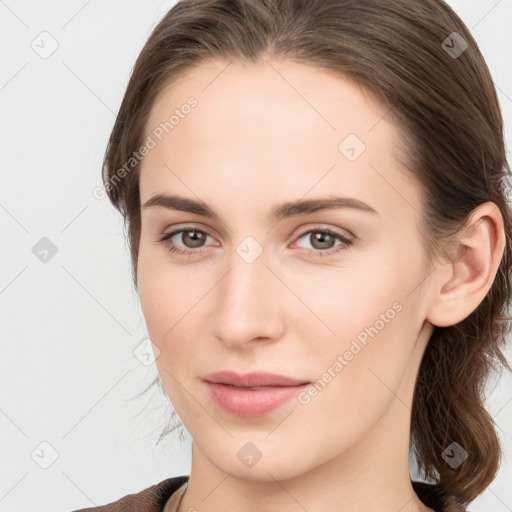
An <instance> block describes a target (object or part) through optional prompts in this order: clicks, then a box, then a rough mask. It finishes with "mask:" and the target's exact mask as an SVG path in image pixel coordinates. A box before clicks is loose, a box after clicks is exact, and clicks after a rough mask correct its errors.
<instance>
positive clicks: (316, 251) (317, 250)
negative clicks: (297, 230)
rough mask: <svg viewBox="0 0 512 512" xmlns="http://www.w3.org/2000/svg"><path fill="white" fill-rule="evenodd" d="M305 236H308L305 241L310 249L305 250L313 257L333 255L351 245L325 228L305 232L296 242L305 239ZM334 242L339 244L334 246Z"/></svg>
mask: <svg viewBox="0 0 512 512" xmlns="http://www.w3.org/2000/svg"><path fill="white" fill-rule="evenodd" d="M306 235H308V238H307V241H308V243H309V244H310V245H311V249H309V248H305V249H306V250H307V251H308V252H309V253H311V254H313V255H315V256H324V255H326V256H327V255H331V254H335V253H337V252H338V251H341V250H345V249H347V247H348V246H349V245H351V244H352V241H351V240H349V239H348V238H347V237H345V236H344V235H342V234H341V233H337V232H335V231H332V230H330V229H325V228H322V229H315V230H310V231H306V232H305V233H303V234H302V235H301V236H300V237H299V238H298V240H300V239H302V238H305V237H306ZM336 240H339V241H340V243H339V244H336Z"/></svg>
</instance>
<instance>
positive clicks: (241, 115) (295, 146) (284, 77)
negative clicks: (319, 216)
mask: <svg viewBox="0 0 512 512" xmlns="http://www.w3.org/2000/svg"><path fill="white" fill-rule="evenodd" d="M190 98H193V99H194V101H195V106H194V107H193V108H190V107H189V106H188V104H190ZM387 112H388V108H387V107H386V106H384V105H383V104H381V103H379V102H378V101H376V100H375V98H374V97H373V96H372V95H371V94H369V93H368V92H367V91H366V90H364V89H363V88H361V87H360V86H359V85H358V84H356V83H355V82H354V81H351V80H349V79H347V78H345V77H342V76H341V75H339V74H336V73H335V72H333V71H331V70H327V69H323V68H318V67H313V66H310V65H307V64H301V63H297V62H291V61H276V60H268V61H260V62H257V63H241V62H237V61H232V62H226V61H216V60H212V61H207V62H203V63H201V64H200V65H199V66H197V67H194V68H192V69H189V70H187V71H186V72H185V73H182V74H181V75H180V76H179V77H178V78H177V80H175V81H174V82H173V83H171V84H170V85H168V86H167V87H165V88H164V89H163V90H162V91H161V92H160V94H159V95H158V96H157V98H156V100H155V102H154V104H153V107H152V110H151V112H150V116H149V118H148V121H147V123H146V134H150V135H151V134H152V133H154V132H155V130H156V131H157V133H158V134H159V137H160V138H161V140H157V139H158V137H155V136H154V135H153V138H155V140H156V146H155V147H154V149H152V150H151V152H150V153H149V154H148V155H147V156H146V157H145V158H144V160H143V163H142V172H141V184H140V185H141V197H142V199H143V200H144V198H147V196H148V195H150V194H152V193H155V192H156V191H157V190H158V191H161V190H162V189H165V190H168V189H170V188H173V187H175V186H176V187H179V188H180V189H181V190H183V191H186V188H185V189H184V188H183V183H181V184H180V183H177V181H179V180H177V176H186V179H187V183H188V185H189V188H190V187H191V188H192V189H193V190H201V192H203V194H204V193H208V191H207V190H205V187H204V183H205V181H204V180H205V178H206V179H207V180H212V178H213V177H216V178H217V180H216V181H217V182H218V183H223V184H224V187H225V188H224V191H226V190H231V191H232V192H233V193H235V192H240V191H243V190H247V189H250V188H251V187H252V188H253V190H255V189H256V188H257V187H259V186H262V187H266V188H267V190H268V189H270V187H272V186H274V187H275V186H276V184H278V186H279V184H281V185H283V186H286V188H287V196H297V197H302V196H303V195H304V194H305V193H307V189H308V188H311V187H313V186H315V185H314V184H315V183H316V182H318V181H319V180H321V181H322V183H321V188H319V189H318V192H324V193H325V192H331V191H333V188H336V189H337V190H336V191H337V192H340V193H342V192H344V193H347V194H349V193H352V194H354V193H355V192H356V191H357V190H356V189H358V190H359V191H360V190H361V189H362V188H363V189H366V193H367V199H369V200H371V199H373V198H372V197H371V196H372V195H376V194H380V193H382V188H383V185H384V182H383V178H382V175H384V174H386V173H387V174H389V172H392V173H394V174H396V176H393V177H390V176H388V178H390V179H392V180H394V181H395V183H394V185H395V186H394V187H392V188H395V189H396V190H395V191H394V192H392V190H388V191H387V192H389V193H392V194H397V193H398V194H401V195H403V194H406V195H409V196H411V197H410V198H409V201H410V202H411V201H412V202H413V203H414V202H415V201H416V202H418V199H419V198H414V197H413V196H414V195H415V191H414V184H413V183H412V182H411V181H410V180H409V177H408V176H407V175H406V174H404V173H398V171H397V167H398V164H397V161H396V159H395V158H394V156H395V155H394V153H395V151H396V148H397V145H398V143H399V142H400V133H399V132H398V130H397V129H396V128H395V127H394V126H393V125H392V124H390V123H389V122H388V121H387V120H386V113H387ZM173 114H174V117H173V120H172V123H169V120H170V118H171V116H173ZM166 123H167V124H166ZM171 125H172V126H171ZM166 126H167V129H166V130H165V129H163V128H165V127H166ZM162 127H163V128H162ZM359 155H360V156H359ZM170 169H172V170H173V175H171V173H170V172H169V170H170ZM332 169H335V171H334V172H329V170H332ZM379 171H380V172H379ZM399 174H400V175H399ZM354 178H356V179H354ZM388 181H389V180H388ZM376 182H378V183H377V188H375V185H376ZM398 182H400V183H398ZM201 183H203V186H202V187H201ZM384 186H385V185H384ZM388 186H389V185H388ZM407 187H409V190H407V191H406V190H405V188H407ZM411 187H412V188H411ZM351 188H352V190H350V189H351ZM400 189H403V190H402V192H400ZM188 192H189V193H190V190H189V191H188Z"/></svg>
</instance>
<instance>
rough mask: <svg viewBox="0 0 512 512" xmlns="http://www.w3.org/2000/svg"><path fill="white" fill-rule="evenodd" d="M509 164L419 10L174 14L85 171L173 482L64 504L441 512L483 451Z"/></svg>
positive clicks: (324, 7)
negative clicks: (97, 157) (111, 249)
mask: <svg viewBox="0 0 512 512" xmlns="http://www.w3.org/2000/svg"><path fill="white" fill-rule="evenodd" d="M508 172H509V168H508V165H507V162H506V157H505V148H504V141H503V132H502V117H501V113H500V109H499V106H498V101H497V98H496V92H495V89H494V86H493V83H492V80H491V77H490V74H489V70H488V68H487V66H486V64H485V62H484V60H483V58H482V55H481V53H480V51H479V49H478V47H477V45H476V43H475V41H474V39H473V38H472V36H471V34H470V33H469V32H468V29H467V28H466V27H465V25H464V24H463V23H462V21H461V20H460V19H459V18H458V16H457V15H456V14H455V13H454V12H453V11H452V10H451V9H450V8H449V7H448V6H447V5H446V4H445V3H444V2H442V1H439V0H428V1H425V0H394V1H393V2H382V1H379V0H362V1H361V0H358V1H352V0H185V1H182V2H179V3H178V4H177V5H176V6H174V7H173V8H172V9H171V10H170V11H169V12H168V13H167V15H166V16H165V17H164V19H163V20H162V21H161V22H160V23H159V25H158V26H157V27H156V28H155V30H154V31H153V33H152V34H151V36H150V38H149V40H148V41H147V43H146V45H145V47H144V48H143V50H142V52H141V54H140V56H139V58H138V60H137V62H136V65H135V68H134V70H133V73H132V76H131V79H130V82H129V84H128V88H127V91H126V94H125V97H124V100H123V102H122V105H121V108H120V111H119V114H118V117H117V120H116V123H115V126H114V128H113V131H112V135H111V138H110V141H109V146H108V149H107V153H106V156H105V167H104V175H103V178H104V184H105V188H106V191H107V193H108V194H109V197H110V200H111V201H112V203H113V204H114V206H115V207H116V208H118V209H119V211H120V212H121V213H122V214H123V216H124V218H125V221H126V224H127V227H128V235H129V243H130V249H131V256H132V263H133V278H134V283H135V286H136V288H137V290H138V293H139V295H140V299H141V305H142V309H143V312H144V316H145V319H146V323H147V327H148V332H149V335H150V338H151V340H152V342H153V344H154V348H155V355H156V356H157V358H156V363H157V367H158V372H159V376H160V379H158V382H159V383H160V384H161V385H162V386H163V388H164V389H165V392H166V394H167V396H168V397H169V400H170V402H171V403H172V405H173V407H174V408H175V410H176V412H177V414H178V415H179V417H180V418H181V420H182V421H183V424H184V426H185V427H186V428H187V430H188V432H189V433H190V434H191V436H192V439H193V451H192V465H191V473H190V475H189V476H180V477H174V478H169V479H167V480H164V481H163V482H160V483H158V484H155V485H154V486H152V487H150V488H148V489H145V490H143V491H141V492H139V493H136V494H133V495H129V496H126V497H124V498H121V499H120V500H118V501H116V502H115V503H111V504H109V505H105V506H102V507H101V506H100V507H96V508H93V509H87V510H96V511H109V510H110V511H113V510H124V511H126V510H134V511H135V510H138V511H141V510H147V511H164V512H176V511H178V512H183V511H196V510H197V511H200V512H211V511H223V512H224V511H231V510H243V511H279V512H287V511H292V510H293V511H295V510H307V511H308V512H317V511H321V510H322V511H324V510H344V511H350V512H355V511H360V510H365V511H368V510H379V512H387V511H389V512H391V511H393V512H396V511H398V510H400V511H401V512H417V511H422V512H423V511H432V510H433V511H436V512H441V511H443V512H451V511H461V510H465V509H466V506H467V504H468V503H470V502H471V501H472V500H473V499H475V497H477V496H478V495H479V494H481V493H482V492H483V491H484V490H485V489H486V488H487V487H488V485H489V484H490V483H491V482H492V480H493V479H494V477H495V475H496V472H497V469H498V467H499V462H500V455H501V453H500V445H499V441H498V438H497V435H496V431H495V428H494V426H493V421H492V418H491V417H490V415H489V414H488V412H487V411H486V409H485V407H484V405H483V397H482V394H481V390H482V386H483V384H484V383H485V381H486V379H487V377H488V375H489V372H490V370H492V369H493V368H494V369H498V368H499V366H500V365H504V366H505V367H507V368H508V369H509V370H510V367H509V366H508V365H507V362H506V360H505V358H504V356H503V354H502V352H501V347H502V344H503V342H504V335H505V334H506V332H507V327H508V324H507V323H506V321H505V320H506V317H507V314H508V306H509V301H510V295H511V294H510V264H511V263H510V261H511V259H510V258H511V240H512V237H511V218H510V211H509V208H508V205H507V203H506V199H505V192H506V190H505V187H506V185H505V178H506V177H508ZM410 451H411V452H412V453H413V454H414V456H415V458H416V461H417V463H418V466H419V468H420V470H421V471H422V473H423V474H424V476H425V479H426V480H428V481H430V482H429V483H427V482H420V481H413V480H411V478H410V473H409V453H410Z"/></svg>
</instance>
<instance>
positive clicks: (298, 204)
mask: <svg viewBox="0 0 512 512" xmlns="http://www.w3.org/2000/svg"><path fill="white" fill-rule="evenodd" d="M155 207H161V208H166V209H169V210H178V211H182V212H188V213H193V214H196V215H201V216H202V217H206V218H209V219H213V220H217V221H219V222H220V221H221V219H220V216H219V215H218V214H217V213H216V212H215V210H213V209H212V208H210V207H209V206H208V205H207V204H206V203H204V202H203V201H196V200H195V199H190V198H187V197H183V196H179V195H166V194H156V195H154V196H152V197H150V198H149V199H148V200H147V201H146V202H145V203H144V204H143V206H142V208H155ZM337 208H352V209H354V210H359V211H362V212H369V213H373V214H376V215H379V214H378V212H377V211H376V210H375V209H374V208H372V207H371V206H370V205H368V204H366V203H364V202H363V201H361V200H359V199H355V198H352V197H342V196H329V197H327V198H318V199H299V200H296V201H287V202H285V203H281V204H278V205H275V206H274V207H273V208H272V210H271V212H270V214H269V221H276V222H278V221H280V220H282V219H286V218H289V217H293V216H296V215H307V214H310V213H315V212H318V211H321V210H334V209H337Z"/></svg>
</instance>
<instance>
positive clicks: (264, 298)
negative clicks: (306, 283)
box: [212, 237, 284, 346]
mask: <svg viewBox="0 0 512 512" xmlns="http://www.w3.org/2000/svg"><path fill="white" fill-rule="evenodd" d="M268 264H269V261H268V258H267V253H266V252H265V251H264V250H263V247H262V246H261V245H260V244H259V243H258V242H257V241H256V240H255V239H254V238H252V237H246V239H244V240H243V241H242V242H241V243H240V244H239V245H238V246H236V247H235V248H234V251H233V252H232V254H231V256H230V257H229V258H228V259H227V265H228V268H229V269H228V272H227V274H226V275H225V276H224V278H223V279H222V280H221V282H219V284H218V288H217V293H216V295H215V305H214V310H213V315H212V331H213V334H214V335H215V336H217V337H218V338H219V339H221V340H222V341H223V342H224V343H226V344H231V345H240V346H241V345H243V344H245V343H248V342H250V341H251V340H253V339H255V338H273V337H276V336H278V333H279V329H281V328H282V325H283V322H284V319H283V316H282V311H281V308H282V301H280V300H279V297H280V288H281V289H282V288H283V286H282V284H281V283H279V280H278V279H276V277H275V275H274V274H273V273H272V272H271V271H270V270H269V268H268ZM280 304H281V305H280Z"/></svg>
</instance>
